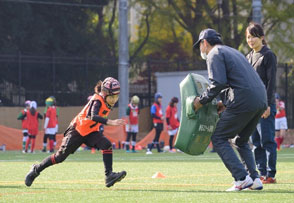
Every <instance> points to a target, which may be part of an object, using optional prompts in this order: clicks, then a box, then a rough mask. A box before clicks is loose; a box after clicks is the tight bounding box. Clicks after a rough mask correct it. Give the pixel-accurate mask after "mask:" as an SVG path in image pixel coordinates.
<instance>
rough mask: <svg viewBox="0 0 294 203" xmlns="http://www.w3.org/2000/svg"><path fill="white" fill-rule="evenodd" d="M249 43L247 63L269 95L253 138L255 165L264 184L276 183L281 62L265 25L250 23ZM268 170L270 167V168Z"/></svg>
mask: <svg viewBox="0 0 294 203" xmlns="http://www.w3.org/2000/svg"><path fill="white" fill-rule="evenodd" d="M246 41H247V43H248V45H249V47H250V48H251V49H252V51H251V52H250V53H249V54H248V55H247V59H248V60H249V62H250V64H251V65H252V66H253V68H254V69H255V70H256V71H257V73H258V75H259V76H260V78H261V80H262V81H263V83H264V85H265V88H266V91H267V102H268V107H267V109H266V111H265V112H264V114H263V115H262V116H261V119H260V122H259V124H258V125H257V128H256V130H255V132H254V133H253V135H252V142H253V145H254V146H255V147H254V154H255V161H256V165H257V168H258V170H259V171H260V175H261V180H262V181H263V183H276V179H275V175H276V162H277V144H276V142H275V114H276V106H275V97H274V91H275V85H276V70H277V59H276V56H275V54H274V53H273V52H272V50H270V49H269V48H268V47H267V44H266V41H265V39H264V32H263V28H262V27H261V25H259V24H257V23H250V24H249V26H248V27H247V29H246ZM267 166H268V167H267Z"/></svg>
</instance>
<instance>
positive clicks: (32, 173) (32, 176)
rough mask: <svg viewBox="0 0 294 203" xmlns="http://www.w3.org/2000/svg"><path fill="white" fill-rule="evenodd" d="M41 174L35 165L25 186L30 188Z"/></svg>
mask: <svg viewBox="0 0 294 203" xmlns="http://www.w3.org/2000/svg"><path fill="white" fill-rule="evenodd" d="M39 175H40V173H38V172H37V170H36V165H35V164H34V165H33V166H32V168H31V170H30V171H29V173H28V174H27V175H26V179H25V184H26V186H28V187H30V186H31V185H32V183H33V182H34V180H35V178H36V177H38V176H39Z"/></svg>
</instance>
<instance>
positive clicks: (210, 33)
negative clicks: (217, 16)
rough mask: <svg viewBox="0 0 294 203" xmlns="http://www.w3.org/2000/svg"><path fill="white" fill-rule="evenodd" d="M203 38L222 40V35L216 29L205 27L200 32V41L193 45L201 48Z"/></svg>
mask: <svg viewBox="0 0 294 203" xmlns="http://www.w3.org/2000/svg"><path fill="white" fill-rule="evenodd" d="M203 39H214V40H220V41H221V35H220V34H219V33H218V32H216V31H215V30H214V29H210V28H208V29H205V30H202V31H201V32H200V34H199V38H198V41H197V42H196V43H195V44H194V45H193V47H194V48H197V49H198V48H199V45H200V42H201V40H203Z"/></svg>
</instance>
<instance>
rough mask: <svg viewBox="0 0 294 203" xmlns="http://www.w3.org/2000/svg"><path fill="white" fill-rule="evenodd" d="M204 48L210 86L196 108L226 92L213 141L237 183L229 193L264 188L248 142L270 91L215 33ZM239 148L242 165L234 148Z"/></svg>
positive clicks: (204, 39)
mask: <svg viewBox="0 0 294 203" xmlns="http://www.w3.org/2000/svg"><path fill="white" fill-rule="evenodd" d="M195 46H196V47H200V52H201V57H202V58H203V59H205V60H206V64H207V69H208V76H209V79H210V81H211V84H210V86H209V87H208V88H207V89H206V91H204V93H203V94H202V95H201V96H200V97H196V99H195V101H194V108H195V111H197V110H198V109H199V108H201V107H202V105H205V104H207V103H208V102H210V101H212V99H213V98H215V97H216V96H217V95H219V94H220V93H221V91H223V90H225V89H227V90H228V91H226V95H227V98H226V102H225V105H226V109H225V110H224V111H223V112H222V114H221V116H220V120H219V121H218V123H217V125H216V129H215V132H214V133H213V135H212V137H211V140H212V144H213V147H214V150H215V151H216V152H217V153H218V155H219V156H220V158H221V159H222V161H223V162H224V164H225V166H226V167H227V169H228V170H229V171H230V172H231V174H232V176H233V177H234V179H235V182H234V185H233V187H231V188H229V189H228V190H227V191H240V190H243V189H245V188H248V187H252V189H256V190H260V189H262V188H263V185H262V182H261V181H260V179H259V176H258V172H257V171H256V165H255V161H254V157H253V153H252V151H251V149H250V147H249V144H248V140H249V137H250V136H251V134H252V133H253V131H254V130H255V128H256V125H257V123H258V121H259V119H260V116H261V115H262V114H263V112H264V111H265V109H266V108H267V106H266V91H265V87H264V85H263V83H262V81H261V80H260V78H259V76H258V74H257V73H256V72H255V71H254V69H253V68H252V66H251V65H250V64H249V63H248V61H247V59H246V58H245V57H244V55H243V54H241V53H240V52H239V51H237V50H236V49H233V48H231V47H228V46H225V45H222V41H221V36H220V34H219V33H217V32H216V31H215V30H213V29H205V30H203V31H202V32H201V33H200V35H199V39H198V41H197V42H196V44H195ZM230 140H232V142H233V143H234V144H235V145H236V147H237V150H238V152H239V154H240V157H241V159H242V161H243V162H244V163H245V165H246V167H247V169H248V171H249V175H248V172H247V170H246V169H245V167H244V165H243V164H242V163H241V161H240V160H239V158H238V156H237V155H236V153H235V152H234V150H233V148H232V146H231V145H230Z"/></svg>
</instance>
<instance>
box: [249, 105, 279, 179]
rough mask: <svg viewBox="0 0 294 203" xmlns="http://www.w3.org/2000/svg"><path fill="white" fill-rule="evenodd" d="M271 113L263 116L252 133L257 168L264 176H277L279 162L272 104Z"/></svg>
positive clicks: (274, 113) (274, 110)
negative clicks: (265, 116)
mask: <svg viewBox="0 0 294 203" xmlns="http://www.w3.org/2000/svg"><path fill="white" fill-rule="evenodd" d="M270 107H271V114H270V116H269V117H267V118H266V119H263V118H261V119H260V121H259V124H258V125H257V128H256V130H255V131H254V133H253V134H252V143H253V145H254V155H255V161H256V165H257V168H258V170H259V172H260V175H262V176H268V177H275V175H276V163H277V144H276V142H275V115H276V107H275V105H274V104H273V105H270Z"/></svg>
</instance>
